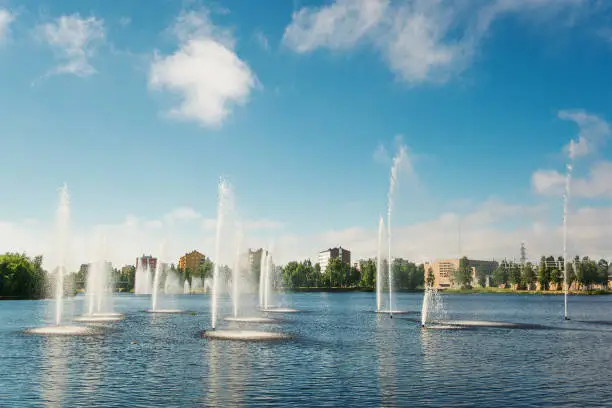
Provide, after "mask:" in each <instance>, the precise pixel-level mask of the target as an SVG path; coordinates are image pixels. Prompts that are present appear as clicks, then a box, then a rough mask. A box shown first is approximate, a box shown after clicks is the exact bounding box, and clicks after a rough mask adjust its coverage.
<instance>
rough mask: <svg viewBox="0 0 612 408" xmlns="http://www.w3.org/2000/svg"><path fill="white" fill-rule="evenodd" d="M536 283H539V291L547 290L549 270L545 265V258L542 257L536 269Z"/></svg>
mask: <svg viewBox="0 0 612 408" xmlns="http://www.w3.org/2000/svg"><path fill="white" fill-rule="evenodd" d="M553 259H554V258H553ZM538 282H540V289H541V290H548V284H549V282H550V269H549V268H548V266H547V265H546V257H544V256H542V257H541V258H540V266H539V267H538Z"/></svg>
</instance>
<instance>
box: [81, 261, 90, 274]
mask: <svg viewBox="0 0 612 408" xmlns="http://www.w3.org/2000/svg"><path fill="white" fill-rule="evenodd" d="M88 271H89V264H81V267H80V268H79V274H80V275H82V276H87V272H88Z"/></svg>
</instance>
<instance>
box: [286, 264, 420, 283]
mask: <svg viewBox="0 0 612 408" xmlns="http://www.w3.org/2000/svg"><path fill="white" fill-rule="evenodd" d="M376 266H377V265H376V260H375V259H372V258H371V259H368V260H365V261H362V262H360V264H359V266H358V267H356V266H351V265H349V264H347V263H344V262H342V261H341V260H340V259H338V258H334V259H330V260H329V263H328V264H327V267H326V268H325V270H321V265H319V264H318V263H315V264H313V263H312V262H311V261H310V260H309V259H307V260H304V261H301V262H298V261H292V262H289V263H287V264H285V265H284V266H282V267H281V269H280V273H281V282H282V286H283V287H286V288H358V289H365V290H371V289H374V288H375V287H376ZM387 268H388V264H387V263H386V262H385V263H383V265H382V272H383V277H384V279H383V288H387V287H388V273H387V271H388V269H387ZM391 269H392V275H393V282H392V285H393V288H394V289H397V290H414V289H418V288H422V287H423V286H424V277H425V273H424V268H423V265H422V264H421V265H417V264H415V263H414V262H410V261H407V260H404V259H401V258H398V259H394V260H393V262H392V264H391Z"/></svg>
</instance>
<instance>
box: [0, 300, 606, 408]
mask: <svg viewBox="0 0 612 408" xmlns="http://www.w3.org/2000/svg"><path fill="white" fill-rule="evenodd" d="M443 299H444V302H445V305H446V310H447V311H448V317H449V318H451V319H461V320H487V321H505V322H513V323H528V324H538V325H542V326H543V327H540V328H536V329H533V328H532V329H508V328H471V329H466V330H433V329H429V330H428V329H425V330H423V329H421V327H420V325H419V324H418V323H417V321H418V319H419V314H406V315H396V316H395V317H394V318H393V319H390V318H389V317H388V315H378V314H375V313H372V310H373V309H374V307H375V303H376V301H375V294H374V293H359V292H351V293H295V294H284V295H283V296H282V304H283V305H284V306H288V307H294V308H296V309H299V310H302V311H304V313H291V314H283V315H282V316H281V315H278V316H276V315H275V316H272V317H275V318H282V319H283V321H282V322H281V323H280V324H275V325H261V324H259V325H253V324H251V325H245V324H236V323H232V324H230V323H226V322H221V323H220V325H219V327H252V328H254V329H258V330H263V329H265V330H273V331H281V332H284V333H290V334H293V335H294V336H295V338H294V339H292V340H288V341H282V342H267V343H266V342H231V341H221V340H208V339H205V338H201V336H200V333H201V331H202V330H205V329H208V328H210V315H209V297H208V296H206V295H179V296H175V297H173V298H172V300H171V301H168V300H167V299H166V300H164V299H162V301H165V302H166V304H171V305H172V306H173V307H180V308H182V309H186V310H190V311H193V312H195V314H167V315H161V314H149V313H144V312H143V311H144V310H145V309H148V308H150V298H149V297H146V296H133V295H122V296H116V298H115V310H116V311H119V312H122V313H125V314H126V318H125V320H123V321H119V322H115V323H111V324H106V325H105V329H104V331H103V332H102V334H99V335H96V336H90V337H44V336H36V335H27V334H24V333H23V330H24V329H27V328H30V327H37V326H41V325H44V324H48V323H51V321H52V316H51V313H52V309H53V304H54V302H53V301H51V300H45V301H1V302H0V406H2V407H4V406H8V407H12V406H15V407H39V406H50V407H55V406H64V407H78V406H87V407H128V406H129V407H151V406H163V407H197V406H211V407H214V406H216V407H232V406H245V407H247V406H248V407H261V406H278V407H280V406H286V407H295V406H309V407H326V406H329V407H331V406H344V407H347V408H348V407H368V408H369V407H383V406H384V407H395V406H437V407H439V406H463V407H468V406H480V407H527V406H551V407H552V406H555V407H560V406H564V407H574V406H575V407H585V406H612V391H611V388H612V325H610V323H608V324H606V322H610V321H612V316H611V313H612V296H572V297H570V300H569V310H570V316H571V318H572V320H571V321H567V322H566V321H563V298H562V297H560V296H537V295H498V294H492V295H484V294H473V295H464V294H456V295H444V296H443ZM421 301H422V294H414V293H399V294H396V303H397V308H398V309H402V310H409V311H418V310H420V308H421ZM83 307H84V297H83V296H77V297H76V298H74V299H70V300H69V301H68V302H67V305H66V308H65V309H66V312H65V316H66V320H67V321H68V317H69V316H70V315H76V314H80V313H81V312H82V310H83ZM221 310H222V311H223V312H224V313H227V314H229V311H230V310H231V306H230V304H229V300H228V299H223V304H222V306H221ZM132 342H135V344H132Z"/></svg>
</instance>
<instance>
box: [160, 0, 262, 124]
mask: <svg viewBox="0 0 612 408" xmlns="http://www.w3.org/2000/svg"><path fill="white" fill-rule="evenodd" d="M171 31H172V32H173V33H174V34H175V35H176V37H177V38H178V40H179V49H178V50H177V51H176V52H174V53H173V54H171V55H165V56H164V55H159V54H156V55H155V58H154V60H153V63H152V64H151V68H150V72H149V85H150V86H151V87H152V88H153V89H157V90H168V91H170V92H172V93H175V94H177V95H179V96H180V98H181V102H180V104H179V105H178V106H176V107H174V108H172V109H171V110H170V112H169V114H170V116H172V117H175V118H182V119H188V120H194V121H197V122H198V123H200V124H201V125H203V126H209V127H211V126H212V127H215V126H219V125H221V124H222V122H223V121H224V120H225V119H226V118H227V117H228V115H229V114H230V113H231V109H232V106H233V105H244V104H245V103H247V101H248V98H249V95H250V94H251V91H252V90H253V89H254V88H255V86H256V85H257V79H256V77H255V74H254V73H253V72H252V70H251V68H250V67H249V66H248V65H247V63H246V62H244V61H243V60H241V59H240V58H239V57H238V55H237V54H236V53H235V51H234V44H235V41H234V39H233V37H232V35H231V33H230V32H229V31H228V30H224V29H222V28H220V27H217V26H215V25H214V24H213V23H212V22H211V20H210V18H209V14H208V12H207V11H202V12H200V13H196V12H183V13H181V15H180V16H179V17H178V18H177V21H176V23H175V25H174V26H173V27H172V30H171Z"/></svg>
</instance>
